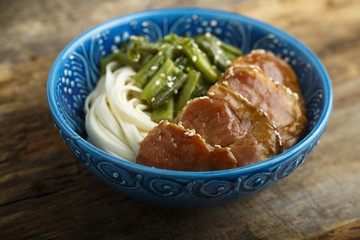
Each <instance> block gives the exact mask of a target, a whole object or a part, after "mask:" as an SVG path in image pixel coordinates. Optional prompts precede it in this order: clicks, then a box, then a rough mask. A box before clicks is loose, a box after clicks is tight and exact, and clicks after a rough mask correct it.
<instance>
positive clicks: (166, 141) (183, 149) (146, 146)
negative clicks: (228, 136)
mask: <svg viewBox="0 0 360 240" xmlns="http://www.w3.org/2000/svg"><path fill="white" fill-rule="evenodd" d="M136 162H137V163H139V164H142V165H146V166H150V167H156V168H161V169H170V170H178V171H216V170H224V169H231V168H235V167H236V159H235V157H234V155H233V154H232V153H231V152H230V150H229V149H228V148H223V147H220V146H211V145H210V144H208V143H206V142H205V140H204V138H202V137H201V136H200V135H199V134H196V132H195V131H194V130H189V129H185V128H184V127H183V126H181V125H176V124H172V123H169V122H167V121H162V122H161V123H160V124H159V125H158V126H156V127H155V128H153V129H152V130H151V131H150V132H149V134H148V135H147V136H146V137H145V138H144V140H143V141H142V142H141V143H140V150H139V154H138V156H137V158H136Z"/></svg>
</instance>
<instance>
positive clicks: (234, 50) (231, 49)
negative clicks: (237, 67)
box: [214, 36, 243, 56]
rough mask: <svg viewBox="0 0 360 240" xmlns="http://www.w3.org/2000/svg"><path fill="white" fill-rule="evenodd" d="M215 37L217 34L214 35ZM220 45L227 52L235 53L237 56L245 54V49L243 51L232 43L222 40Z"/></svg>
mask: <svg viewBox="0 0 360 240" xmlns="http://www.w3.org/2000/svg"><path fill="white" fill-rule="evenodd" d="M214 37H215V36H214ZM220 47H221V48H222V49H223V50H224V51H225V52H228V53H232V54H233V55H235V56H241V55H243V51H241V49H239V48H237V47H235V46H233V45H230V44H228V43H226V42H223V41H220Z"/></svg>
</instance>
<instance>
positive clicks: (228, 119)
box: [177, 86, 282, 167]
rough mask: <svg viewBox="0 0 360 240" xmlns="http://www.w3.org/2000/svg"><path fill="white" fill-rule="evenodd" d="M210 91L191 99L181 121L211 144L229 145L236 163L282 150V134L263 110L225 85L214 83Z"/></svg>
mask: <svg viewBox="0 0 360 240" xmlns="http://www.w3.org/2000/svg"><path fill="white" fill-rule="evenodd" d="M208 95H209V97H203V98H197V99H194V100H192V101H190V102H189V103H188V104H187V105H186V106H185V108H184V109H183V110H182V111H181V112H180V113H179V116H178V118H177V120H178V122H179V124H182V125H183V126H184V127H185V128H188V129H194V130H195V131H196V132H197V133H199V134H200V135H201V136H202V137H204V139H205V140H206V142H208V143H210V144H213V145H220V146H221V147H228V148H230V149H231V152H232V153H233V154H234V156H235V158H236V160H237V167H242V166H246V165H250V164H254V163H258V162H261V161H264V160H266V159H269V158H271V157H274V156H276V155H277V154H279V153H281V151H282V148H281V142H280V137H279V134H278V132H277V131H276V129H275V126H274V125H273V124H272V123H271V122H270V121H269V120H268V118H267V117H266V114H264V112H262V111H261V110H259V109H258V108H256V107H254V106H253V105H251V104H250V103H249V102H248V101H247V100H246V99H244V98H243V97H242V96H241V95H239V94H237V93H235V92H233V91H231V90H230V89H228V88H225V87H222V86H212V87H211V88H210V90H209V92H208ZM205 123H206V124H205Z"/></svg>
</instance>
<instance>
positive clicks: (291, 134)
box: [218, 66, 307, 150]
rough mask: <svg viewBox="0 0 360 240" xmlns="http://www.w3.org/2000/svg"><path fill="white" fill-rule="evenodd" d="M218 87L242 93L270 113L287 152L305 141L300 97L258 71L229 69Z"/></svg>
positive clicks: (240, 68)
mask: <svg viewBox="0 0 360 240" xmlns="http://www.w3.org/2000/svg"><path fill="white" fill-rule="evenodd" d="M218 84H219V85H222V86H224V87H227V88H229V89H231V90H232V91H234V92H236V93H239V94H240V95H242V96H243V97H244V98H246V99H247V100H248V101H249V102H250V103H251V104H253V105H254V106H255V107H257V108H259V109H261V110H263V111H264V112H266V113H267V115H268V118H269V119H270V120H271V121H273V122H274V124H275V126H276V127H277V129H278V131H279V133H280V136H281V139H282V143H283V148H284V150H287V149H289V148H290V147H292V146H293V145H295V144H296V143H297V142H298V141H299V140H300V139H301V138H302V137H303V135H304V133H305V131H306V129H307V119H306V116H305V114H304V112H303V111H302V110H301V107H300V105H299V104H298V99H297V95H296V94H294V93H293V92H291V91H290V90H289V89H288V88H287V87H285V86H283V85H281V84H277V83H275V82H274V81H272V80H271V79H270V78H268V77H267V76H265V74H264V73H263V72H262V71H261V70H260V69H259V68H258V67H255V66H246V67H244V66H241V67H240V66H239V67H229V68H228V69H227V70H226V71H225V72H224V74H223V75H222V76H221V78H220V80H219V82H218Z"/></svg>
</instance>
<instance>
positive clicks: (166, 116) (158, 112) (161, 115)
mask: <svg viewBox="0 0 360 240" xmlns="http://www.w3.org/2000/svg"><path fill="white" fill-rule="evenodd" d="M173 119H174V97H173V96H171V97H170V98H169V100H168V101H167V102H166V103H165V104H163V105H162V106H160V107H158V108H157V109H154V110H153V112H152V115H151V120H153V121H154V122H160V121H161V120H168V121H169V122H172V121H173Z"/></svg>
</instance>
